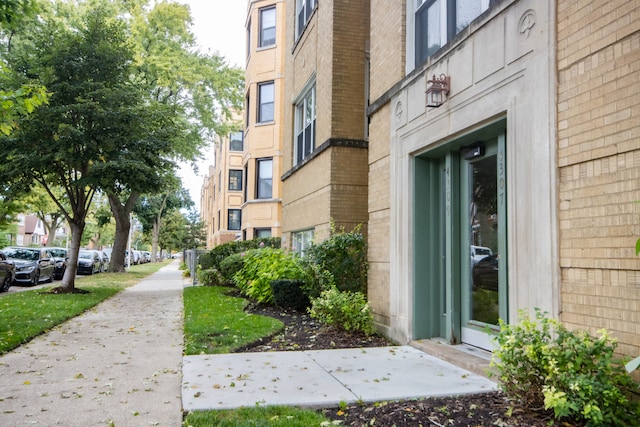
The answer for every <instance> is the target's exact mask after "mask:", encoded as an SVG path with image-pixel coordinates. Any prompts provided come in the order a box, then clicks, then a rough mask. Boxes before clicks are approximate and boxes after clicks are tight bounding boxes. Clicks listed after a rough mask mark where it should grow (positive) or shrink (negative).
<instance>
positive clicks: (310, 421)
mask: <svg viewBox="0 0 640 427" xmlns="http://www.w3.org/2000/svg"><path fill="white" fill-rule="evenodd" d="M323 422H327V419H326V418H324V417H323V416H322V415H320V414H319V413H317V412H315V411H312V410H309V409H300V408H295V407H287V406H264V407H250V408H249V407H246V408H240V409H235V410H221V411H198V412H191V413H190V414H188V415H187V417H186V418H185V422H184V425H185V426H187V427H209V426H217V427H237V426H252V427H280V426H282V427H309V426H320V425H324V424H323ZM326 425H329V424H326Z"/></svg>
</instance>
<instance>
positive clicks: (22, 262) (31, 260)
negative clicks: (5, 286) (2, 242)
mask: <svg viewBox="0 0 640 427" xmlns="http://www.w3.org/2000/svg"><path fill="white" fill-rule="evenodd" d="M3 252H4V254H5V255H6V256H7V258H8V259H10V260H12V261H13V263H14V264H15V267H16V275H15V278H14V280H13V281H14V283H24V284H27V285H31V286H34V285H37V284H38V283H40V282H41V281H43V282H52V281H53V271H54V270H55V268H56V263H55V259H54V258H53V256H52V255H51V252H49V251H48V250H46V249H44V248H23V247H18V246H11V247H8V248H4V249H3Z"/></svg>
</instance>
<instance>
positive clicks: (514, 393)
mask: <svg viewBox="0 0 640 427" xmlns="http://www.w3.org/2000/svg"><path fill="white" fill-rule="evenodd" d="M599 334H600V336H598V337H591V336H590V335H589V334H587V333H586V332H584V331H570V330H568V329H567V328H566V327H564V326H563V325H562V324H561V323H560V322H559V321H557V320H554V319H550V318H549V317H548V316H547V314H546V313H543V312H541V311H540V310H538V309H536V315H535V319H531V318H530V317H529V316H527V315H526V314H525V313H524V312H523V311H521V312H520V317H519V322H518V323H517V324H511V325H509V324H505V323H504V322H503V321H502V320H501V321H500V332H499V333H498V335H497V336H496V342H497V344H498V349H497V350H495V351H494V353H493V360H492V366H494V367H495V368H497V372H498V376H499V380H500V387H501V388H502V390H503V391H504V392H505V394H506V395H507V397H508V398H510V399H512V400H514V401H516V402H518V403H519V404H520V405H523V406H526V407H529V408H542V407H544V408H545V409H546V410H553V413H554V416H555V417H556V418H557V419H562V418H565V417H566V418H567V419H573V420H579V421H583V422H584V423H585V425H587V426H600V425H606V426H628V425H636V423H637V422H638V419H640V402H638V401H637V400H634V398H633V397H632V394H633V393H637V392H638V384H637V383H636V382H635V381H634V380H633V379H632V378H631V376H630V375H629V374H628V373H627V371H626V370H625V368H624V366H623V364H622V363H621V361H619V360H617V359H616V358H615V357H614V352H615V349H616V347H617V343H616V341H615V340H614V339H612V338H611V337H609V336H608V334H607V332H606V331H605V330H601V331H599ZM636 397H637V396H636Z"/></svg>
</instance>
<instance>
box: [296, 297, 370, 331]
mask: <svg viewBox="0 0 640 427" xmlns="http://www.w3.org/2000/svg"><path fill="white" fill-rule="evenodd" d="M309 314H310V315H311V317H314V318H316V319H318V320H320V321H322V322H323V323H326V324H327V325H331V326H335V327H337V328H341V329H344V330H345V331H360V332H364V333H365V334H367V335H371V334H373V333H374V332H375V329H374V326H373V315H372V314H371V309H370V308H369V304H368V303H367V299H366V298H365V296H364V295H363V294H362V293H361V292H349V291H339V290H338V289H337V288H336V287H332V288H330V289H327V290H324V291H322V293H321V294H320V296H319V297H318V298H315V299H313V300H312V301H311V308H310V309H309Z"/></svg>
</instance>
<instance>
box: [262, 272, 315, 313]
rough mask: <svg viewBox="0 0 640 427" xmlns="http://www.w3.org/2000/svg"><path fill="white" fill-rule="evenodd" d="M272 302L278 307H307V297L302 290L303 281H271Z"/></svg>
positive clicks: (295, 308)
mask: <svg viewBox="0 0 640 427" xmlns="http://www.w3.org/2000/svg"><path fill="white" fill-rule="evenodd" d="M271 291H272V292H273V303H274V305H276V306H278V307H284V308H293V309H294V310H298V311H305V310H306V309H307V307H309V304H310V302H309V297H308V296H307V294H306V293H305V292H304V282H303V281H301V280H288V279H281V280H274V281H273V282H271Z"/></svg>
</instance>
